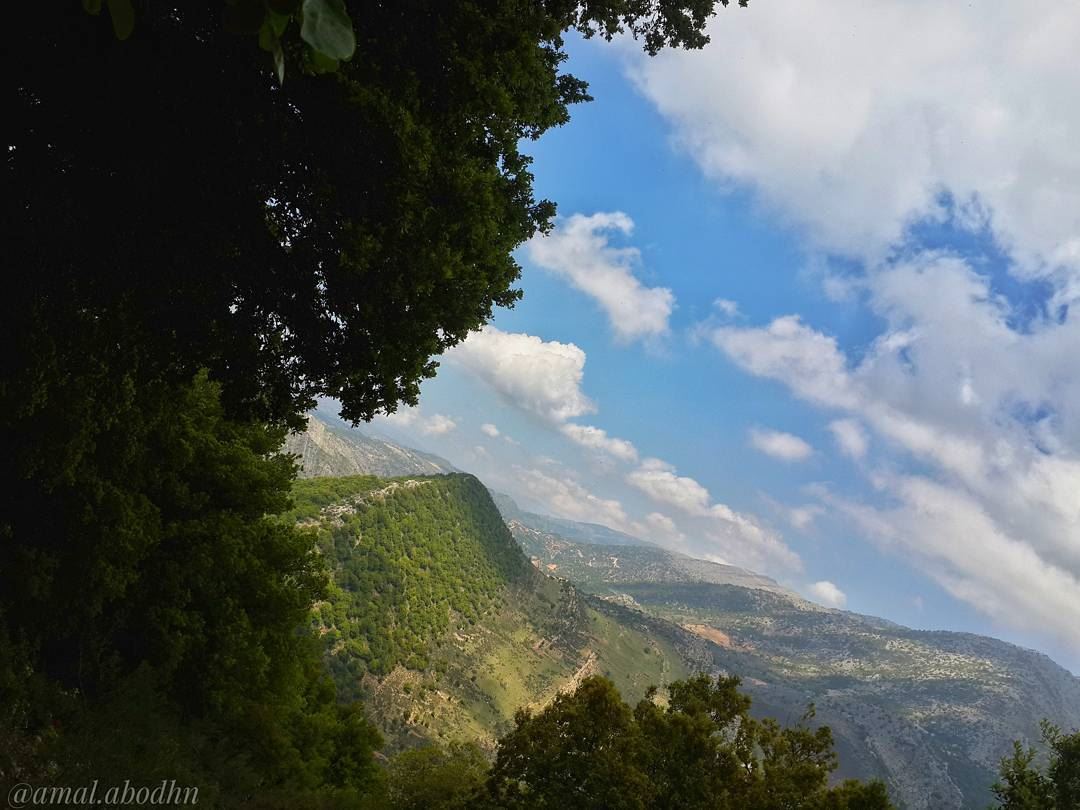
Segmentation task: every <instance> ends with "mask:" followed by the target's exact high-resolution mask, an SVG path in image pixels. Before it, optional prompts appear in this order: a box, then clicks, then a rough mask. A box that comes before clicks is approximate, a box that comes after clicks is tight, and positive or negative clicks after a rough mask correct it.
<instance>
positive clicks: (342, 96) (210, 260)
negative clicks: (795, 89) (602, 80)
mask: <svg viewBox="0 0 1080 810" xmlns="http://www.w3.org/2000/svg"><path fill="white" fill-rule="evenodd" d="M108 5H109V8H110V11H113V12H115V10H116V8H118V7H124V6H126V7H131V6H132V5H133V6H134V9H133V12H132V14H133V17H132V23H131V24H132V25H133V26H135V28H134V31H133V32H130V36H126V38H125V39H123V40H119V39H118V38H117V36H116V33H117V32H116V31H115V30H114V26H113V24H111V23H110V21H108V20H106V15H104V14H102V15H100V16H97V17H94V16H88V15H87V14H85V13H84V12H83V11H82V10H81V9H80V8H79V7H78V6H76V5H75V4H67V3H46V4H29V5H26V4H24V5H23V6H20V7H19V10H18V11H16V12H13V13H15V14H17V15H26V17H27V19H25V20H21V21H16V22H17V24H16V26H15V28H16V30H18V31H19V32H20V35H19V36H18V37H16V38H14V40H13V42H12V43H10V44H11V49H10V52H9V60H8V65H9V68H10V69H9V71H8V72H7V75H6V76H5V81H6V82H7V85H8V100H9V104H8V107H7V118H8V127H7V138H8V149H7V155H6V167H5V170H6V180H7V187H8V188H9V189H11V190H12V191H11V193H9V194H8V195H6V196H7V211H6V216H5V220H6V222H7V223H8V239H7V244H6V246H5V247H6V255H7V257H8V263H9V266H11V267H12V268H13V270H14V271H15V272H16V273H17V274H18V276H19V278H20V280H21V281H22V282H23V283H22V284H20V285H18V288H17V290H11V291H10V292H11V293H12V294H10V295H8V296H5V298H4V300H3V302H2V303H0V321H3V323H4V324H5V328H6V329H7V330H9V334H10V337H12V338H13V339H14V344H13V346H14V347H15V351H13V352H10V353H8V355H7V356H6V357H5V358H4V360H3V362H4V364H5V365H6V366H7V367H6V368H5V369H4V375H3V378H4V380H5V381H11V382H13V383H14V382H17V386H18V387H17V389H14V390H13V389H8V391H7V392H4V391H0V398H3V399H4V400H5V402H4V404H6V400H7V399H8V398H10V397H13V396H14V394H15V391H16V390H17V391H19V392H20V393H21V394H29V395H30V396H31V397H34V396H36V397H37V398H43V397H47V396H48V395H49V394H50V384H53V385H55V384H56V383H55V377H56V376H63V374H64V373H65V371H68V370H69V369H67V367H66V366H65V365H64V360H65V359H66V354H67V353H66V352H65V351H64V347H65V346H67V345H68V344H69V343H70V341H72V340H75V339H79V340H86V339H90V338H91V337H92V339H93V340H94V341H95V342H99V343H100V344H101V345H102V346H103V347H104V346H117V345H120V346H123V347H124V355H125V358H126V359H128V360H129V361H130V360H134V359H135V358H136V357H137V358H138V362H139V363H140V368H142V369H143V371H144V373H150V372H162V373H168V374H171V375H174V376H177V377H180V378H190V376H191V375H192V374H194V373H195V372H196V371H198V370H199V369H201V368H207V369H209V371H210V374H211V377H212V378H213V379H215V380H217V381H219V382H221V383H222V385H223V386H224V389H223V397H224V401H225V404H226V407H227V409H228V411H229V413H230V414H243V415H245V416H257V417H260V418H266V419H272V420H274V419H282V418H292V419H294V420H295V419H296V418H297V417H298V415H299V414H300V413H302V412H303V411H304V410H305V409H306V408H307V407H308V406H309V405H310V404H311V403H312V397H314V396H316V395H320V394H324V395H331V396H335V397H338V398H339V399H340V401H341V402H342V404H343V408H344V413H345V415H346V416H348V417H350V418H353V419H364V418H367V417H370V416H371V415H372V414H373V413H375V412H376V411H378V410H380V409H392V408H394V407H395V406H396V404H397V403H398V402H399V401H402V400H404V401H406V402H413V401H415V398H416V395H417V390H418V385H419V382H420V381H421V380H423V379H424V378H425V377H428V376H430V375H431V374H432V373H433V372H434V369H435V364H434V362H433V361H432V359H431V358H432V357H434V356H436V355H438V354H440V353H441V352H442V351H444V350H445V349H446V348H448V347H449V346H452V345H454V344H455V343H457V342H459V341H460V340H462V339H463V338H464V337H465V336H466V334H468V332H469V331H470V330H473V329H476V328H478V327H479V326H480V325H481V324H482V323H483V322H485V321H486V320H487V319H488V318H490V316H491V314H492V307H494V306H510V305H512V304H513V303H514V301H515V300H517V298H518V296H519V294H520V293H519V291H518V290H516V289H514V286H513V285H514V281H515V280H516V278H517V277H518V273H519V268H518V265H517V263H516V262H515V260H514V259H513V257H512V255H511V254H512V251H513V249H514V248H515V247H516V246H517V245H519V244H520V243H521V242H522V241H523V240H525V239H528V238H529V237H530V236H531V235H533V234H534V233H535V232H537V231H538V230H544V229H546V228H547V227H549V225H550V222H551V218H552V216H553V215H554V212H555V207H554V205H553V203H551V202H550V201H546V200H538V199H536V198H535V196H534V193H533V188H532V175H531V173H530V171H529V164H530V158H529V157H528V156H527V155H526V154H525V153H524V152H523V151H522V147H521V145H522V144H523V143H527V142H528V141H529V140H531V139H535V138H538V137H539V136H540V135H541V134H543V133H544V132H545V131H547V130H548V129H550V128H551V127H554V126H558V125H560V124H563V123H565V122H566V121H567V120H568V117H569V112H568V108H569V106H570V105H572V104H575V103H578V102H581V101H584V100H586V99H587V98H588V95H587V93H586V87H585V84H584V82H582V81H580V80H578V79H576V78H575V77H573V76H571V75H569V74H567V73H565V72H563V71H562V65H563V63H564V62H565V60H566V52H565V50H564V48H563V38H562V37H563V33H564V32H565V31H566V30H568V29H573V30H577V31H580V32H583V33H584V34H585V35H594V34H595V35H601V36H606V37H611V36H614V35H615V34H616V33H618V32H620V31H623V30H628V31H630V32H631V33H633V34H635V35H637V36H639V37H641V39H642V40H643V43H644V47H645V48H646V50H648V51H649V52H655V51H657V50H658V49H659V48H661V47H662V46H664V45H674V46H682V47H700V46H701V45H703V44H704V43H705V42H706V41H707V39H706V36H705V34H704V32H703V29H704V25H705V22H706V21H707V19H708V17H709V16H710V15H711V14H712V12H713V8H714V6H715V5H716V4H715V2H713V0H686V2H678V3H671V2H659V1H658V0H618V1H617V2H605V3H587V4H578V3H577V2H566V0H549V1H548V2H541V1H540V0H512V2H502V1H501V0H500V1H499V2H495V1H494V0H490V1H489V2H466V3H426V2H409V1H405V2H396V3H375V2H350V3H348V4H344V3H341V2H340V0H338V2H336V3H331V2H319V3H312V2H305V3H303V8H304V9H307V10H308V12H307V16H306V17H305V18H304V22H303V25H302V26H301V28H303V27H304V26H308V24H309V22H310V20H311V19H312V11H311V9H309V6H311V7H316V6H317V7H319V8H322V7H324V6H325V7H327V8H330V7H333V8H338V10H339V11H340V13H341V14H342V15H345V18H346V19H348V20H351V21H353V22H354V29H355V32H354V38H355V47H354V48H353V49H352V51H351V55H350V58H349V59H348V61H342V62H341V63H340V65H339V66H338V68H337V69H336V70H335V72H333V73H318V72H315V71H313V70H312V69H311V64H310V61H311V60H310V59H309V58H308V56H307V55H306V54H307V51H306V50H305V49H304V47H302V45H303V41H302V39H301V35H297V36H296V37H295V38H294V39H288V38H286V39H285V40H284V52H283V56H282V58H283V59H284V61H285V63H287V64H288V66H289V74H288V75H289V79H288V81H286V82H285V83H284V84H279V83H278V82H277V81H276V80H275V79H274V77H273V68H272V66H271V64H270V63H269V62H268V61H267V54H266V53H264V52H263V50H261V49H260V48H259V45H258V41H257V38H256V37H253V36H242V35H240V34H238V33H235V31H236V30H238V27H239V28H240V29H242V28H243V26H238V25H236V24H233V23H235V22H236V21H235V19H234V18H235V17H236V16H237V15H242V14H248V15H249V16H251V17H252V20H253V21H255V22H258V24H259V25H261V24H262V22H259V21H260V20H265V19H268V17H267V15H272V14H280V13H281V12H283V11H284V12H286V13H287V14H288V13H292V14H294V15H295V14H296V11H295V10H294V9H295V8H296V5H297V4H296V3H290V2H276V1H275V2H270V1H269V0H267V2H266V3H263V2H262V0H258V2H254V3H252V2H247V0H235V1H234V2H229V3H226V4H222V3H220V2H210V3H194V4H192V3H184V4H174V3H150V2H135V3H134V4H132V3H130V2H127V0H125V2H124V3H116V4H114V3H111V2H110V3H109V4H108ZM223 9H224V10H225V12H227V13H226V14H225V21H224V22H223V19H222V17H223ZM287 14H286V16H287ZM114 20H115V18H114ZM295 27H296V26H295V25H294V28H295ZM124 31H125V32H127V29H126V28H125V29H124ZM311 39H312V38H311V37H310V36H308V37H306V41H307V42H308V43H310V41H311ZM328 47H329V46H328ZM309 49H310V48H309ZM50 347H51V348H50ZM50 352H51V354H52V362H53V363H54V364H56V365H57V366H58V367H56V368H55V369H54V373H53V374H51V375H42V374H41V373H40V371H41V369H40V368H39V367H38V366H39V362H41V361H45V360H46V358H45V357H42V356H41V355H42V354H45V353H50ZM16 358H26V360H17V359H16ZM27 361H38V362H27ZM35 371H36V372H37V373H35ZM294 423H295V422H294Z"/></svg>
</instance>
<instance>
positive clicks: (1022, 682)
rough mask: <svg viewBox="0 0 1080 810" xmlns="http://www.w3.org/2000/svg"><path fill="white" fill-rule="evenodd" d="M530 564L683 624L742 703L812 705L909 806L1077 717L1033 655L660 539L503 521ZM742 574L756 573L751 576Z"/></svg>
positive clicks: (843, 746) (1071, 693) (617, 607)
mask: <svg viewBox="0 0 1080 810" xmlns="http://www.w3.org/2000/svg"><path fill="white" fill-rule="evenodd" d="M509 526H510V528H511V532H512V533H513V535H514V537H515V538H516V539H517V540H518V542H519V543H520V544H521V546H522V548H523V549H524V550H525V552H526V554H527V555H529V556H530V557H531V558H532V559H533V564H534V565H536V566H537V567H539V568H541V569H542V570H544V571H545V572H548V573H550V574H553V575H555V576H561V577H565V578H566V579H568V580H569V581H570V582H572V583H574V584H575V585H576V586H577V587H578V588H580V589H581V590H583V591H586V592H589V593H591V594H594V595H595V596H597V597H600V598H601V599H603V600H604V601H605V602H606V603H607V604H608V605H610V610H611V611H613V615H615V616H616V617H617V618H618V619H619V620H620V621H622V622H630V621H632V620H633V619H632V617H633V616H634V615H638V616H641V615H642V614H644V615H646V616H648V617H650V618H652V619H654V620H656V621H657V622H660V623H659V624H656V625H653V628H654V632H662V625H663V624H667V625H668V626H674V627H676V628H678V629H680V630H683V631H687V632H690V633H692V634H693V635H694V636H695V637H697V638H698V639H699V640H700V643H701V645H703V646H702V647H700V648H697V649H691V648H687V649H688V650H689V651H690V652H691V653H692V656H693V660H690V661H689V662H688V663H689V664H690V665H691V666H692V668H696V669H708V670H712V671H724V672H729V673H731V674H735V675H739V676H741V677H742V678H743V685H744V687H745V689H746V691H747V692H748V693H749V694H750V695H751V696H752V697H753V698H754V709H755V713H757V714H761V715H764V716H772V717H777V718H780V719H781V720H788V721H790V720H794V719H795V718H798V717H799V716H800V715H801V714H802V712H803V711H804V710H805V708H806V706H807V704H809V703H811V702H812V703H814V705H815V708H816V711H817V718H816V719H817V721H818V722H821V723H825V724H827V725H829V726H831V728H832V730H833V733H834V735H835V737H836V741H837V752H838V753H839V755H840V762H841V769H840V772H839V774H840V775H842V776H854V777H859V778H866V777H872V776H877V777H880V778H882V779H884V780H885V781H886V782H887V783H888V785H889V788H890V792H891V793H892V795H893V796H894V798H895V799H896V800H898V801H899V802H901V803H902V804H903V806H904V807H906V808H909V810H937V809H938V808H969V807H970V808H976V807H979V808H981V807H986V806H987V805H988V804H989V803H990V799H991V797H990V792H989V788H990V785H991V784H992V783H993V781H994V779H995V776H996V770H997V765H998V762H999V760H1000V759H1001V757H1003V756H1005V755H1006V754H1007V753H1009V749H1010V746H1011V741H1012V740H1014V739H1022V740H1026V741H1028V742H1032V743H1034V742H1036V741H1037V740H1038V737H1039V730H1038V723H1039V721H1040V719H1042V718H1044V717H1046V718H1050V719H1051V720H1053V721H1054V722H1055V723H1058V724H1059V725H1062V726H1064V727H1067V728H1075V727H1078V726H1080V679H1077V678H1076V677H1075V676H1073V675H1072V674H1071V673H1069V672H1068V671H1067V670H1065V669H1063V668H1062V667H1060V666H1058V665H1057V664H1055V663H1054V662H1053V661H1052V660H1050V659H1049V658H1048V657H1046V656H1045V655H1042V654H1040V653H1037V652H1034V651H1031V650H1026V649H1023V648H1021V647H1017V646H1014V645H1012V644H1007V643H1005V642H1002V641H998V640H997V639H993V638H987V637H984V636H977V635H973V634H968V633H952V632H941V631H923V630H912V629H909V628H907V627H902V626H900V625H897V624H894V623H892V622H888V621H885V620H883V619H877V618H873V617H870V616H861V615H859V614H855V613H849V612H846V611H840V610H833V609H830V608H825V607H822V606H820V605H816V604H814V603H812V602H808V601H807V600H805V599H802V598H801V597H799V596H797V595H796V594H793V593H791V592H790V591H786V590H785V589H784V588H782V587H780V586H779V585H777V584H776V583H775V582H773V581H772V580H769V579H768V578H767V577H759V576H758V575H756V574H753V573H751V572H748V571H742V569H734V570H733V571H729V570H727V569H730V568H731V567H730V566H717V565H714V564H712V563H708V562H704V561H701V560H691V559H689V558H684V557H682V556H681V555H677V554H671V553H670V552H665V551H662V550H660V549H655V548H652V549H649V548H628V547H617V546H589V545H587V544H582V543H574V542H572V541H570V540H567V539H566V538H560V537H557V536H554V535H551V534H545V533H544V532H539V531H536V530H535V529H530V528H529V527H527V526H524V525H523V524H522V523H520V522H519V521H510V523H509ZM755 578H756V579H755Z"/></svg>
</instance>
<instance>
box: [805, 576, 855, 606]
mask: <svg viewBox="0 0 1080 810" xmlns="http://www.w3.org/2000/svg"><path fill="white" fill-rule="evenodd" d="M807 590H809V592H810V597H811V598H812V599H815V600H817V601H818V602H821V604H823V605H826V606H827V607H833V608H842V607H843V606H844V605H846V604H847V594H845V593H844V592H843V591H842V590H840V589H839V588H837V587H836V585H834V584H833V583H831V582H829V580H827V579H823V580H821V581H820V582H815V583H813V584H812V585H811V586H810V587H809V588H808V589H807Z"/></svg>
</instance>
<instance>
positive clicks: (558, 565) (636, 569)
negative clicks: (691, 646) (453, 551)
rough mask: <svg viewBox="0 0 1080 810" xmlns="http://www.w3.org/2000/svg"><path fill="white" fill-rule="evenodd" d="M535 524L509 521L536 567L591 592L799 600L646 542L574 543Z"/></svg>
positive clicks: (729, 569)
mask: <svg viewBox="0 0 1080 810" xmlns="http://www.w3.org/2000/svg"><path fill="white" fill-rule="evenodd" d="M561 522H562V523H571V522H572V521H561ZM536 525H537V524H536V523H532V525H526V524H525V523H524V522H522V521H521V520H518V519H516V518H512V519H510V520H509V521H507V526H508V527H509V528H510V532H511V534H513V536H514V539H515V540H517V542H518V544H519V545H520V546H521V548H522V550H523V551H524V552H525V553H526V554H527V555H528V556H529V557H530V558H531V559H532V561H533V564H534V565H537V566H542V567H543V568H544V570H545V571H546V572H547V573H549V574H551V575H553V576H558V577H563V578H565V579H568V580H570V581H571V582H573V583H575V584H577V585H579V586H582V587H584V588H586V589H588V590H593V591H597V592H600V593H606V592H607V590H608V589H610V586H614V585H615V584H617V583H634V582H673V583H676V582H677V583H689V582H708V583H712V584H714V585H738V586H740V587H743V588H756V589H760V590H764V591H773V592H776V593H782V594H785V595H787V596H788V597H790V598H792V599H798V598H799V597H798V596H796V595H795V593H793V592H792V591H789V590H787V589H785V588H782V587H781V586H780V585H779V584H778V583H777V582H776V581H775V580H773V579H770V578H769V577H766V576H762V575H761V574H755V573H754V572H753V571H747V570H746V569H745V568H738V567H736V566H734V565H723V564H721V563H714V562H709V561H707V560H698V559H695V558H693V557H688V556H686V555H685V554H677V553H675V552H673V551H667V550H665V549H662V548H660V547H659V546H653V545H648V544H646V543H644V542H643V541H639V542H638V543H637V544H636V545H631V544H628V543H627V544H618V545H610V544H606V543H595V542H591V541H585V542H573V541H572V540H569V539H567V538H566V537H564V536H561V535H558V534H555V533H553V532H550V531H544V530H542V529H538V528H536ZM585 525H588V524H585ZM580 536H581V535H580V534H579V537H580Z"/></svg>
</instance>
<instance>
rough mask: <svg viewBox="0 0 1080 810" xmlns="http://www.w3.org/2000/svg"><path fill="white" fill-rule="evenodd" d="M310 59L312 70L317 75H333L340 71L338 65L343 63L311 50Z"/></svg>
mask: <svg viewBox="0 0 1080 810" xmlns="http://www.w3.org/2000/svg"><path fill="white" fill-rule="evenodd" d="M308 58H309V61H310V62H311V69H312V70H313V71H315V72H316V73H333V72H334V71H335V70H337V69H338V65H340V64H341V63H340V62H338V60H337V59H331V58H330V57H329V56H327V55H326V54H324V53H321V52H320V51H317V50H315V49H314V48H311V49H310V50H309V51H308Z"/></svg>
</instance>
